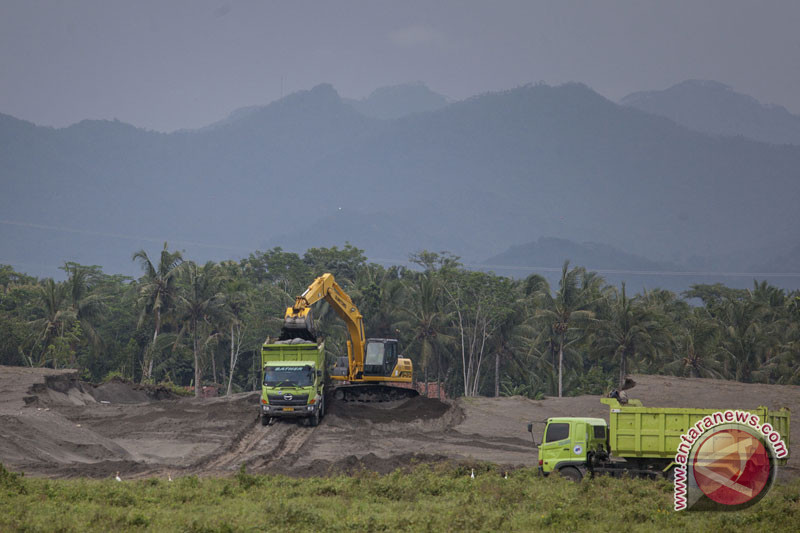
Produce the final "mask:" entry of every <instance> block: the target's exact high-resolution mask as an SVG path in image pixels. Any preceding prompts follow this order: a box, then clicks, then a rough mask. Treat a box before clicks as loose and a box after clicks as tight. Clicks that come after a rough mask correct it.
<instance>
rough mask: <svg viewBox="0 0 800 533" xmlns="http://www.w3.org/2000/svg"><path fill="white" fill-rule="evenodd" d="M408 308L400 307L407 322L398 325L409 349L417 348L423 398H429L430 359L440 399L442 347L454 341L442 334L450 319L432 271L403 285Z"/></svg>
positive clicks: (417, 276) (418, 275) (436, 278)
mask: <svg viewBox="0 0 800 533" xmlns="http://www.w3.org/2000/svg"><path fill="white" fill-rule="evenodd" d="M405 287H406V289H407V291H408V293H409V296H410V298H409V299H410V301H409V305H406V306H403V307H401V312H402V313H403V314H404V315H405V317H406V320H404V321H403V322H401V323H400V325H402V326H404V329H408V330H409V331H410V332H411V335H412V338H411V343H410V345H409V348H411V347H412V346H415V345H416V346H419V350H420V361H421V364H422V369H423V373H424V378H423V379H424V380H425V396H428V368H429V363H430V361H431V357H434V356H435V357H437V361H436V387H437V390H438V391H439V394H440V395H441V352H442V349H441V348H442V345H443V344H448V343H450V342H452V341H453V337H451V336H449V335H447V334H446V333H445V331H446V328H447V323H448V320H449V315H448V314H447V313H446V311H445V307H444V300H443V291H442V289H441V287H440V284H439V279H438V277H437V274H436V272H435V271H434V270H430V269H429V270H426V271H425V272H422V273H420V274H417V275H416V276H415V278H414V281H413V283H411V282H406V283H405Z"/></svg>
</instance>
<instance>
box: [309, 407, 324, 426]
mask: <svg viewBox="0 0 800 533" xmlns="http://www.w3.org/2000/svg"><path fill="white" fill-rule="evenodd" d="M320 411H321V409H317V410H316V411H315V412H314V416H310V417H308V425H309V426H311V427H312V428H315V427H317V426H318V425H319V412H320Z"/></svg>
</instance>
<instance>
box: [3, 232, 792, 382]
mask: <svg viewBox="0 0 800 533" xmlns="http://www.w3.org/2000/svg"><path fill="white" fill-rule="evenodd" d="M133 258H134V260H136V261H138V263H139V264H140V265H141V266H142V272H143V275H142V277H141V278H139V279H131V278H126V277H124V276H115V275H108V274H105V273H104V272H103V271H102V269H101V268H100V267H97V266H83V265H78V264H75V263H67V264H65V265H64V267H63V270H64V271H65V274H66V280H65V281H59V282H57V281H54V280H52V279H44V280H39V279H35V278H33V277H30V276H27V275H25V274H22V273H19V272H15V271H14V270H13V269H12V268H11V267H8V266H2V265H0V364H6V365H30V366H48V367H55V368H76V369H79V370H80V372H81V375H82V376H83V377H84V379H87V380H92V381H100V380H102V379H103V378H104V377H106V376H114V375H116V376H120V377H124V378H126V379H130V380H135V381H142V382H147V383H161V382H164V383H169V384H174V385H175V386H180V387H186V386H190V385H194V384H195V383H200V384H201V385H216V386H217V387H219V388H220V390H227V391H228V392H236V391H242V390H255V388H256V387H257V386H258V383H259V371H260V369H259V366H260V363H259V354H260V346H261V344H262V343H263V341H264V339H265V338H266V336H267V335H270V334H272V335H275V334H277V332H278V330H279V328H280V324H281V319H282V316H283V313H284V310H285V308H286V306H288V305H289V304H291V303H292V302H293V301H294V296H296V295H297V294H300V293H301V292H302V291H303V290H304V289H305V288H306V287H307V286H308V284H309V283H310V282H311V281H312V280H313V279H314V277H315V276H318V275H320V274H322V273H324V272H332V273H333V274H334V275H335V276H336V279H337V281H338V282H339V283H340V284H341V285H342V286H343V287H344V288H345V290H347V291H348V293H349V294H350V295H351V296H352V297H353V299H354V301H355V302H356V304H357V305H358V306H359V308H360V309H361V311H362V314H363V315H364V317H365V320H366V328H367V332H368V334H369V335H370V336H373V337H395V338H399V340H400V343H401V349H402V350H403V351H404V353H405V355H406V356H408V357H410V358H411V359H412V360H413V362H414V365H415V372H416V374H417V375H416V379H417V380H418V381H424V382H425V383H428V382H429V381H434V380H435V381H436V382H441V383H443V384H444V386H443V388H444V390H446V391H447V393H448V394H449V395H450V396H478V395H500V394H504V395H516V394H518V395H524V396H528V397H531V398H536V397H541V396H542V395H556V394H559V393H561V394H563V395H575V394H586V393H591V394H601V393H603V392H607V391H608V390H609V389H611V388H613V387H615V386H617V384H618V383H619V382H620V381H621V380H622V379H623V378H624V376H625V375H626V374H628V373H633V372H642V373H649V374H672V375H680V376H686V377H712V378H722V379H734V380H739V381H744V382H759V383H782V384H795V385H796V384H800V291H793V292H787V291H784V290H782V289H778V288H776V287H773V286H770V285H768V284H767V283H766V282H761V283H759V282H755V283H754V285H753V288H752V289H749V290H738V289H731V288H728V287H724V286H722V285H694V286H693V287H692V288H691V289H690V290H689V291H687V292H686V293H684V294H682V295H677V294H675V293H672V292H670V291H666V290H659V289H655V290H651V291H646V292H645V293H642V294H636V295H631V294H629V293H628V292H627V291H626V290H625V287H624V286H623V287H622V288H618V287H615V286H611V285H609V284H607V283H606V282H605V281H604V280H603V278H602V277H600V276H599V275H598V274H597V273H593V272H587V271H586V270H585V269H584V268H581V267H571V266H570V265H569V264H568V263H565V265H564V268H563V272H562V275H561V278H560V282H559V283H558V286H556V287H550V286H549V284H548V282H547V280H545V279H544V278H543V277H541V276H538V275H532V276H530V277H528V278H526V279H523V280H512V279H509V278H505V277H501V276H496V275H493V274H490V273H483V272H475V271H471V270H467V269H465V268H463V267H462V266H461V264H460V263H459V262H458V258H457V257H454V256H451V255H449V254H447V253H432V252H420V253H418V254H415V255H413V256H412V257H411V262H412V264H413V265H415V268H406V267H402V266H390V267H385V266H381V265H378V264H375V263H370V262H368V261H367V259H366V257H365V256H364V254H363V251H362V250H359V249H357V248H354V247H352V246H350V245H347V246H345V247H344V248H341V249H340V248H337V247H332V248H312V249H309V250H308V251H307V252H306V253H305V254H303V255H302V256H301V255H298V254H295V253H289V252H284V251H283V250H281V249H280V248H274V249H272V250H269V251H266V252H259V251H257V252H255V253H253V254H250V256H249V257H248V258H246V259H243V260H241V261H238V262H237V261H223V262H221V263H218V264H217V263H211V262H209V263H206V264H205V265H197V264H195V263H194V262H192V261H188V260H185V258H184V257H182V255H181V253H180V252H175V251H170V250H169V249H168V247H167V246H166V244H165V246H164V249H163V250H162V251H161V255H160V257H159V259H158V261H155V262H154V261H152V260H151V259H150V257H149V256H148V255H147V253H146V252H145V251H139V252H137V253H136V254H134V256H133ZM315 319H316V322H317V325H318V326H319V327H320V329H321V332H322V334H323V336H324V337H325V339H326V346H327V347H328V350H329V355H330V357H332V358H335V357H339V356H343V355H345V354H346V342H345V341H346V329H345V328H344V326H343V324H342V323H341V321H340V320H338V318H337V317H336V316H335V315H334V313H333V312H332V311H331V309H330V308H329V307H328V306H327V304H324V303H323V304H321V305H320V306H319V308H317V309H316V310H315ZM332 362H333V361H329V363H332ZM196 390H197V389H196Z"/></svg>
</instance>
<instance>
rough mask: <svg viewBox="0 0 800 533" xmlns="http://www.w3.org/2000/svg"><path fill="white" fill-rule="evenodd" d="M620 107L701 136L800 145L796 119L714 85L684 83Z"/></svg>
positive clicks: (638, 94)
mask: <svg viewBox="0 0 800 533" xmlns="http://www.w3.org/2000/svg"><path fill="white" fill-rule="evenodd" d="M620 103H621V104H622V105H626V106H630V107H635V108H636V109H641V110H642V111H646V112H648V113H653V114H655V115H661V116H664V117H667V118H669V119H671V120H674V121H675V122H677V123H678V124H682V125H684V126H686V127H688V128H692V129H694V130H697V131H702V132H704V133H710V134H716V135H729V136H735V135H741V136H743V137H748V138H750V139H754V140H757V141H762V142H768V143H773V144H798V145H800V116H798V115H793V114H791V113H790V112H789V111H787V110H786V108H784V107H782V106H779V105H765V104H762V103H760V102H759V101H758V100H756V99H755V98H753V97H751V96H747V95H744V94H741V93H737V92H736V91H734V90H733V89H732V88H730V87H728V86H727V85H724V84H722V83H719V82H716V81H704V80H688V81H684V82H682V83H679V84H677V85H673V86H672V87H670V88H669V89H665V90H663V91H642V92H636V93H633V94H630V95H628V96H626V97H625V98H623V99H622V100H620Z"/></svg>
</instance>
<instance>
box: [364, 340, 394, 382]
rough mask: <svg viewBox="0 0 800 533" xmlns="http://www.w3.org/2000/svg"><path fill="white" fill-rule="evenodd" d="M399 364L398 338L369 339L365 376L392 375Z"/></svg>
mask: <svg viewBox="0 0 800 533" xmlns="http://www.w3.org/2000/svg"><path fill="white" fill-rule="evenodd" d="M396 365H397V339H367V350H366V353H365V354H364V375H365V376H391V375H392V371H393V370H394V367H395V366H396Z"/></svg>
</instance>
